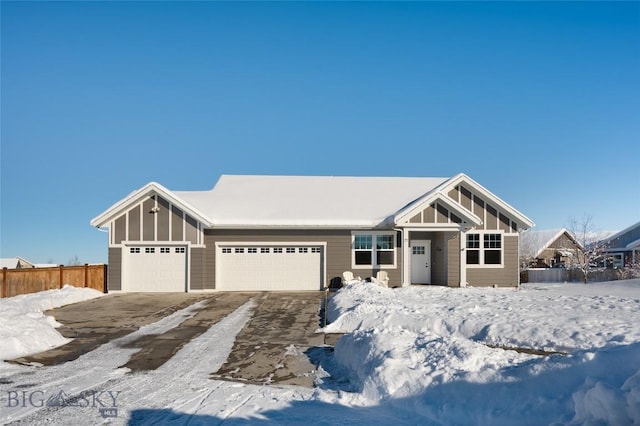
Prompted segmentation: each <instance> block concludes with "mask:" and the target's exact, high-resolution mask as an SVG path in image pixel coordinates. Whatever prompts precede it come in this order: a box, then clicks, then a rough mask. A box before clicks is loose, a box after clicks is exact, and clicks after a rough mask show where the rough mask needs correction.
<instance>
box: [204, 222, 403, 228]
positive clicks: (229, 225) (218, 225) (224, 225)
mask: <svg viewBox="0 0 640 426" xmlns="http://www.w3.org/2000/svg"><path fill="white" fill-rule="evenodd" d="M376 228H380V226H379V225H378V224H375V223H358V224H353V223H351V224H348V223H340V224H318V225H314V224H289V223H283V224H273V223H268V224H267V223H265V224H260V223H251V224H248V223H242V224H239V223H218V222H216V223H215V224H214V225H211V226H208V227H207V229H255V230H258V229H283V230H284V229H300V230H313V229H323V230H324V229H376ZM384 229H386V228H384ZM389 229H391V228H389Z"/></svg>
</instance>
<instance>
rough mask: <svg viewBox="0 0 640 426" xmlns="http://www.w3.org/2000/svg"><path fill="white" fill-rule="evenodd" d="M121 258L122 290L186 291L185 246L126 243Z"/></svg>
mask: <svg viewBox="0 0 640 426" xmlns="http://www.w3.org/2000/svg"><path fill="white" fill-rule="evenodd" d="M122 260H123V262H122V272H123V274H122V289H123V290H124V291H129V292H134V291H150V292H172V291H177V292H184V291H186V285H187V250H186V247H185V246H127V247H125V248H124V256H123V259H122Z"/></svg>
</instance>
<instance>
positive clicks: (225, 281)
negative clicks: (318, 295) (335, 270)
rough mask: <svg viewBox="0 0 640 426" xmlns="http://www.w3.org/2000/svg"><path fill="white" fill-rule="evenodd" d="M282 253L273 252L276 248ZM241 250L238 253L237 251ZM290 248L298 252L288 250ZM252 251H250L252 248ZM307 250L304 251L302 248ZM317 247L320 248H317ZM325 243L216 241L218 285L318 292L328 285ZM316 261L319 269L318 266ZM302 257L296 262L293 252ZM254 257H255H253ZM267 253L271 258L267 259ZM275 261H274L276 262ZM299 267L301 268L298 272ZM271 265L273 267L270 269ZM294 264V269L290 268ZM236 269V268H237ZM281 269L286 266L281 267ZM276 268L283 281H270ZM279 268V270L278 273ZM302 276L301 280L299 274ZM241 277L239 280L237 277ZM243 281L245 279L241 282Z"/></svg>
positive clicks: (241, 288)
mask: <svg viewBox="0 0 640 426" xmlns="http://www.w3.org/2000/svg"><path fill="white" fill-rule="evenodd" d="M278 248H279V249H281V250H282V251H280V252H274V250H275V249H278ZM236 249H238V250H242V252H238V250H236ZM287 249H289V250H292V249H295V251H292V252H288V251H287ZM249 250H251V251H249ZM301 250H304V251H301ZM316 250H317V251H316ZM326 252H327V243H326V242H314V241H268V242H266V241H224V242H217V243H215V274H216V275H215V277H216V278H215V288H216V290H222V291H226V290H233V291H279V290H282V291H306V290H310V291H319V290H322V288H324V287H325V286H326V285H327V284H326V280H327V278H326V277H327V265H326ZM316 253H317V255H318V256H317V261H318V262H319V265H317V266H318V267H319V268H318V269H317V270H316V271H317V276H316V272H314V270H311V269H310V270H308V271H307V270H306V269H305V268H306V267H310V268H315V266H314V265H313V263H315V261H316V260H314V259H315V258H316V256H314V255H315V254H316ZM294 254H295V255H297V256H300V259H299V260H300V261H301V263H300V264H299V265H296V259H292V257H293V256H292V255H294ZM254 256H255V257H254ZM267 256H268V258H267ZM274 261H275V262H274ZM296 266H298V267H299V268H302V270H298V271H297V272H296V271H295V268H296ZM269 267H272V268H274V269H271V270H269ZM289 267H292V268H293V269H289ZM234 268H237V269H234ZM278 268H286V269H282V270H279V269H278ZM273 271H276V273H277V274H278V275H280V276H281V277H283V279H284V281H280V282H275V281H274V280H270V279H269V276H270V275H271V276H273V274H272V273H271V274H270V272H273ZM278 271H280V272H278ZM298 275H299V276H301V279H298V278H296V276H298ZM235 276H238V280H236V279H235V278H234V277H235ZM239 280H243V281H244V282H239Z"/></svg>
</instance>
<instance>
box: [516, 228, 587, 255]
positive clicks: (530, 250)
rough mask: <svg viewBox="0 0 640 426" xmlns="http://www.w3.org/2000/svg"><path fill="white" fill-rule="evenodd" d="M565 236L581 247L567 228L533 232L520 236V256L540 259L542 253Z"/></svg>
mask: <svg viewBox="0 0 640 426" xmlns="http://www.w3.org/2000/svg"><path fill="white" fill-rule="evenodd" d="M563 234H567V237H568V238H569V239H570V240H572V241H573V242H574V243H575V244H576V245H577V246H580V244H578V242H577V241H576V239H575V237H574V236H573V235H572V234H571V232H569V230H568V229H566V228H561V229H540V230H531V231H528V232H525V233H523V234H521V235H520V243H519V245H520V255H521V256H525V257H539V256H540V254H542V252H543V251H544V250H545V249H546V248H548V247H549V246H550V245H551V244H553V242H555V241H556V240H557V239H558V238H560V237H561V236H562V235H563Z"/></svg>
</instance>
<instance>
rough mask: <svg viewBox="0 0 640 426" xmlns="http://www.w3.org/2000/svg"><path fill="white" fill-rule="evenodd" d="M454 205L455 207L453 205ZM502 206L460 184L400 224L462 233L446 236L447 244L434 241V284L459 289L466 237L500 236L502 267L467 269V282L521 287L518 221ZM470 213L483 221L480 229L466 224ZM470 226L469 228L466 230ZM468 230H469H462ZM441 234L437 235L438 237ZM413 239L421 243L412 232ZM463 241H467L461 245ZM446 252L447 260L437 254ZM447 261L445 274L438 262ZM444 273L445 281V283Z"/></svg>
mask: <svg viewBox="0 0 640 426" xmlns="http://www.w3.org/2000/svg"><path fill="white" fill-rule="evenodd" d="M451 201H453V203H451ZM500 205H501V203H498V202H495V201H494V200H493V199H492V197H491V196H488V195H486V194H482V193H480V191H477V190H475V189H474V187H473V185H465V182H464V181H463V182H461V183H459V184H457V185H455V186H454V187H452V188H451V189H449V190H447V191H446V194H444V195H438V196H437V197H435V199H433V201H432V202H430V203H428V204H427V205H426V206H425V207H423V208H420V207H419V210H418V211H416V210H414V211H413V213H410V215H409V217H407V218H406V219H405V220H404V221H401V222H399V223H398V225H399V226H405V227H408V228H410V229H420V228H423V227H424V228H425V231H426V230H427V229H428V227H434V228H444V229H446V228H447V227H452V226H453V227H456V228H457V229H460V230H461V232H460V233H458V232H454V233H452V234H451V235H446V236H445V238H446V244H442V243H440V242H438V241H437V240H436V239H434V238H429V239H431V240H432V244H435V247H436V248H435V251H432V265H433V270H432V274H433V275H432V280H433V281H434V282H438V281H437V280H443V281H441V282H443V283H446V284H447V285H448V286H459V285H460V279H461V277H460V266H461V262H462V263H463V265H464V264H466V262H467V260H466V253H465V250H464V248H465V245H466V235H467V233H474V232H475V233H498V234H500V235H501V239H502V255H501V264H500V265H496V266H493V265H487V264H483V265H470V264H469V265H466V267H465V272H466V282H467V284H468V285H471V286H500V287H504V286H507V287H511V286H514V287H516V286H518V285H519V273H518V239H519V233H518V220H517V219H516V218H515V217H512V216H511V212H510V211H509V209H508V208H504V209H501V208H500ZM468 213H471V214H472V215H475V216H476V217H477V218H478V219H480V221H481V222H480V223H479V224H478V225H473V226H471V225H470V224H467V222H466V221H465V215H466V214H468ZM466 225H468V226H466ZM462 228H466V230H462ZM437 234H438V233H437V232H436V233H434V235H437ZM411 235H412V237H411V238H412V239H414V238H415V239H420V238H421V233H420V232H415V231H412V234H411ZM460 238H464V239H465V241H460ZM439 249H442V250H444V252H445V253H446V259H445V258H443V256H442V255H441V254H440V252H439V251H438V250H439ZM442 261H446V263H443V264H446V265H447V267H446V271H445V270H444V268H442V266H439V265H440V264H439V262H442ZM443 271H444V273H445V274H446V277H445V278H444V279H443V274H442V273H443Z"/></svg>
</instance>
